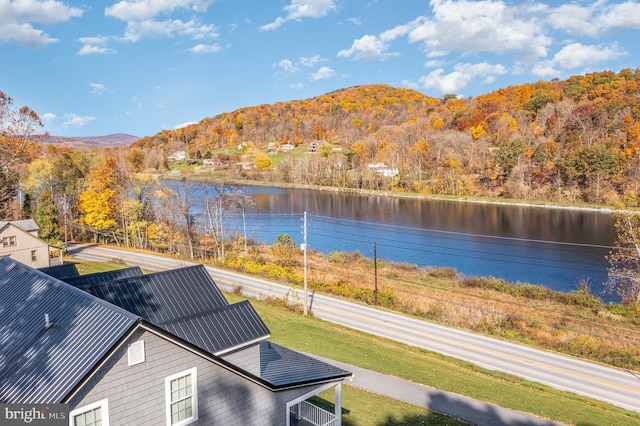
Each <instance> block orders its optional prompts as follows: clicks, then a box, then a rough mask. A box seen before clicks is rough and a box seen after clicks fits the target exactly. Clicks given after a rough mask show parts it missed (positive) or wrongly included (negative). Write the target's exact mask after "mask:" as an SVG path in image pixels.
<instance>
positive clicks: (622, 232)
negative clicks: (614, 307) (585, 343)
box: [607, 194, 640, 303]
mask: <svg viewBox="0 0 640 426" xmlns="http://www.w3.org/2000/svg"><path fill="white" fill-rule="evenodd" d="M637 207H638V200H637V199H636V196H635V194H633V195H627V196H626V197H625V209H624V210H619V211H616V212H615V213H614V217H615V226H616V231H617V233H618V238H617V241H616V243H615V246H614V247H613V248H612V249H611V251H610V252H609V256H607V260H608V261H609V265H610V267H609V280H608V281H607V287H608V290H609V291H610V292H615V293H616V294H618V295H619V296H620V297H621V298H622V301H623V303H638V302H640V212H638V211H637V210H635V211H634V210H632V209H633V208H637Z"/></svg>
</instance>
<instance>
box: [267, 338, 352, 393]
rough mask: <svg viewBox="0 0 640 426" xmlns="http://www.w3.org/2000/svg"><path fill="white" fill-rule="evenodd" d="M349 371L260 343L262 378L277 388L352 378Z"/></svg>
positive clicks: (273, 345) (283, 348)
mask: <svg viewBox="0 0 640 426" xmlns="http://www.w3.org/2000/svg"><path fill="white" fill-rule="evenodd" d="M351 376H352V374H351V373H350V372H349V371H345V370H343V369H341V368H338V367H335V366H333V365H331V364H327V363H326V362H323V361H320V360H317V359H315V358H312V357H310V356H308V355H305V354H302V353H300V352H296V351H294V350H291V349H287V348H285V347H284V346H280V345H276V344H275V343H272V342H268V341H264V342H260V377H261V378H263V379H264V380H266V381H268V382H269V383H271V384H272V385H273V386H274V387H276V388H281V387H288V386H291V385H293V384H296V385H302V384H305V383H317V382H322V381H332V380H336V379H340V378H346V377H351Z"/></svg>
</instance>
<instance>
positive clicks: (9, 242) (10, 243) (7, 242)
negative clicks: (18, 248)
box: [2, 235, 16, 247]
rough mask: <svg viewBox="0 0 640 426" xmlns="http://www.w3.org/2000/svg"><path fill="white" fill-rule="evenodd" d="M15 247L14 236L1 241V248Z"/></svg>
mask: <svg viewBox="0 0 640 426" xmlns="http://www.w3.org/2000/svg"><path fill="white" fill-rule="evenodd" d="M15 245H16V236H15V235H13V236H11V237H4V238H3V239H2V247H15Z"/></svg>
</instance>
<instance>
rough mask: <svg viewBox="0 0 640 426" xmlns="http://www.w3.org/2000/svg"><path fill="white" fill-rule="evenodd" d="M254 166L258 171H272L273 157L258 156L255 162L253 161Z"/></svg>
mask: <svg viewBox="0 0 640 426" xmlns="http://www.w3.org/2000/svg"><path fill="white" fill-rule="evenodd" d="M253 165H254V166H255V167H256V169H258V170H271V167H272V166H273V162H272V161H271V157H269V156H268V155H266V154H259V155H256V158H255V160H253Z"/></svg>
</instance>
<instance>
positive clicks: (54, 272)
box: [38, 263, 80, 280]
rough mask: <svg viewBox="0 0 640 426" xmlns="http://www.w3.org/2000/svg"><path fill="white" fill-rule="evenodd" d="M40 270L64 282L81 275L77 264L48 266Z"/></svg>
mask: <svg viewBox="0 0 640 426" xmlns="http://www.w3.org/2000/svg"><path fill="white" fill-rule="evenodd" d="M38 270H39V271H42V272H44V273H45V274H47V275H50V276H52V277H53V278H57V279H59V280H64V279H65V278H69V277H77V276H79V275H80V273H79V272H78V268H76V264H75V263H64V264H62V265H56V266H46V267H44V268H39V269H38Z"/></svg>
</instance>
